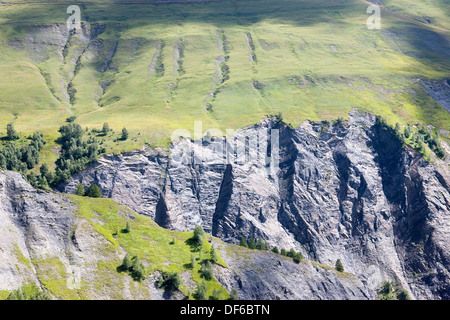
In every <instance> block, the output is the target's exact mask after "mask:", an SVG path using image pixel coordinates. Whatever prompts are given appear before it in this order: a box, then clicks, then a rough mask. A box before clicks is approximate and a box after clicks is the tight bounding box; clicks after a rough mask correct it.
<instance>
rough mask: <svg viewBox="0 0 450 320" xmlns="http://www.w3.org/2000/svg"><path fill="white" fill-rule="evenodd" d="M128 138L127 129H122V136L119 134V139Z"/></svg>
mask: <svg viewBox="0 0 450 320" xmlns="http://www.w3.org/2000/svg"><path fill="white" fill-rule="evenodd" d="M127 139H128V130H127V129H126V128H123V129H122V136H121V140H124V141H125V140H127Z"/></svg>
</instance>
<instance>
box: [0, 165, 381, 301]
mask: <svg viewBox="0 0 450 320" xmlns="http://www.w3.org/2000/svg"><path fill="white" fill-rule="evenodd" d="M0 221H1V223H0V298H5V297H6V296H7V294H8V292H9V291H12V290H15V289H17V288H20V287H22V286H23V285H29V284H34V285H36V286H37V287H38V288H41V289H44V288H45V289H46V290H48V291H49V293H50V294H51V296H52V297H53V298H55V299H158V300H160V299H183V298H185V296H187V295H191V296H190V298H192V293H193V292H195V290H196V288H197V285H198V284H199V283H200V282H201V281H202V279H201V278H200V272H199V269H200V267H199V266H196V267H195V268H193V269H192V268H190V267H189V263H190V255H191V248H190V246H189V245H188V244H187V243H186V240H187V239H188V238H189V237H190V236H192V232H176V231H169V230H166V229H163V228H161V227H159V226H157V225H156V223H154V222H153V221H152V220H151V219H150V218H148V217H145V216H142V215H139V214H136V213H135V212H133V211H132V210H130V209H128V208H127V207H124V206H121V205H118V204H117V203H115V202H114V201H113V200H111V199H90V198H85V197H77V196H70V195H66V194H62V193H58V192H40V191H36V190H35V189H33V188H32V187H31V186H29V185H28V184H27V183H26V182H25V180H24V179H23V177H22V176H20V175H19V174H17V173H14V172H8V171H0ZM127 222H128V223H129V224H130V225H131V231H130V232H128V233H124V232H123V231H120V228H121V227H124V226H125V224H126V223H127ZM209 241H211V243H209V242H208V241H205V246H204V250H205V251H204V252H203V256H204V257H208V254H209V248H210V246H211V245H213V246H215V247H216V248H217V249H218V251H219V252H220V253H221V255H222V257H223V260H222V261H224V262H222V263H218V264H216V265H215V266H214V268H215V271H214V274H215V279H213V280H210V281H207V283H208V288H209V289H208V292H209V294H211V291H212V290H213V289H219V290H221V294H222V298H226V297H227V296H226V295H227V293H226V292H227V291H228V292H231V290H232V289H233V288H234V289H236V290H237V291H238V293H239V297H240V299H370V298H374V297H376V293H375V292H373V291H371V290H368V289H367V288H365V287H364V286H363V284H362V283H361V281H359V280H358V278H357V277H356V276H354V275H352V274H349V273H342V272H336V271H335V270H333V269H332V268H330V267H326V266H320V265H318V264H315V263H314V262H311V261H306V260H304V261H301V262H300V263H299V264H297V263H295V262H293V261H292V259H291V258H287V257H283V256H281V255H277V254H275V253H272V252H262V251H255V250H249V249H244V248H241V247H237V246H235V245H231V244H227V243H224V242H222V241H220V240H219V239H217V238H211V239H209ZM126 253H129V254H131V255H136V254H137V255H138V256H139V258H140V261H142V263H143V264H144V266H145V268H146V270H147V271H146V274H147V277H146V278H145V279H144V280H142V281H140V282H138V281H133V279H132V278H131V277H130V276H129V275H128V274H127V273H126V272H119V270H118V269H117V267H118V266H120V265H121V264H122V260H123V258H124V256H125V254H126ZM195 254H197V255H198V253H195ZM168 270H171V271H177V272H179V273H180V275H181V277H182V286H181V287H180V290H179V291H176V292H175V293H172V294H168V293H167V292H164V291H163V290H161V289H160V288H158V285H157V280H158V277H159V275H160V273H161V272H164V271H168Z"/></svg>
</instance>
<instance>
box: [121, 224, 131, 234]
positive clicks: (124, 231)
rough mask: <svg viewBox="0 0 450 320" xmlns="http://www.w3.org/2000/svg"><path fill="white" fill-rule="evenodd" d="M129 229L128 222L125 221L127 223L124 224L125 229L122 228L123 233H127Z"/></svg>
mask: <svg viewBox="0 0 450 320" xmlns="http://www.w3.org/2000/svg"><path fill="white" fill-rule="evenodd" d="M130 231H131V227H130V222H129V221H127V225H126V226H125V229H123V230H122V232H123V233H129V232H130Z"/></svg>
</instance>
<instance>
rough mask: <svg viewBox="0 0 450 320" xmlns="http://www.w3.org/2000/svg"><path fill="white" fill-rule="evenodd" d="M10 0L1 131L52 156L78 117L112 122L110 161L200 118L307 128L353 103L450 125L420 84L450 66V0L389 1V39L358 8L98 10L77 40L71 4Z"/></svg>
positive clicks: (300, 0)
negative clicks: (275, 118) (278, 121)
mask: <svg viewBox="0 0 450 320" xmlns="http://www.w3.org/2000/svg"><path fill="white" fill-rule="evenodd" d="M6 2H14V3H18V4H16V5H8V4H7V3H6V4H3V5H0V11H1V16H0V43H1V45H2V50H1V52H0V70H1V71H0V75H1V79H2V80H1V81H0V128H2V129H0V130H1V131H3V130H4V129H3V128H5V127H6V124H7V123H9V122H14V124H15V127H16V129H17V130H18V131H19V132H23V133H31V132H34V131H36V130H40V131H42V132H44V136H45V138H46V140H47V141H49V144H48V145H47V147H46V149H45V150H44V152H47V158H49V159H52V157H53V158H55V156H52V153H51V151H49V150H50V149H49V148H51V147H54V143H52V141H53V140H54V139H56V137H57V130H58V128H59V126H60V125H61V124H62V123H63V122H64V121H65V119H66V118H68V117H69V116H73V115H75V116H76V117H77V122H78V123H80V124H81V125H82V126H83V127H85V126H87V127H89V128H90V129H92V128H99V129H100V128H101V126H102V124H103V123H104V122H108V123H109V125H110V126H111V128H112V129H113V130H115V132H116V135H115V136H114V137H111V139H108V142H107V144H106V152H118V151H123V150H129V149H134V148H139V147H141V146H142V145H143V144H144V143H149V144H152V145H166V143H167V141H168V138H169V137H170V134H171V132H172V130H174V129H178V128H186V129H188V130H192V128H193V121H194V120H202V121H203V130H206V129H207V128H211V127H214V128H219V129H221V130H224V129H225V128H232V129H237V128H239V127H243V126H245V125H250V124H254V123H257V122H259V120H260V119H261V118H263V117H264V116H266V115H268V114H277V113H278V112H281V113H282V114H283V116H284V119H286V121H288V122H291V123H292V125H298V124H299V123H300V122H301V121H303V120H305V119H309V120H323V119H335V118H337V117H342V116H345V115H346V114H347V113H348V112H349V111H350V110H351V109H352V108H355V107H356V108H359V109H360V110H363V111H370V112H373V113H375V114H380V115H382V116H383V117H385V118H386V119H388V121H389V122H391V123H392V124H395V123H396V122H399V123H400V124H406V123H414V122H416V121H420V122H423V123H425V124H431V125H434V126H435V127H437V128H439V129H446V128H449V127H450V115H449V113H448V112H447V111H446V110H445V109H444V108H443V107H441V106H440V105H439V104H438V103H437V102H436V101H435V100H433V99H432V98H431V97H430V96H429V95H428V94H427V92H426V90H425V89H424V87H423V85H422V81H423V80H424V79H428V80H431V81H432V80H437V81H440V80H441V79H443V78H445V77H446V76H448V74H449V71H450V63H449V60H448V54H449V42H448V36H449V28H450V25H449V22H448V19H447V14H448V8H449V7H450V6H449V2H448V1H445V0H442V1H438V0H434V1H416V2H414V4H413V5H412V4H410V2H409V1H403V0H391V1H383V5H382V6H381V7H382V28H381V30H368V29H367V27H366V20H367V18H368V17H369V14H367V13H366V9H367V7H368V6H369V5H370V4H371V3H369V2H366V1H361V0H350V1H347V0H345V1H344V0H339V1H325V0H320V1H313V2H312V1H306V0H280V1H269V0H257V1H256V0H242V1H225V0H224V1H205V2H198V3H197V2H196V3H181V2H183V1H179V2H180V3H176V1H175V3H174V2H170V3H166V4H162V3H161V2H163V1H146V2H145V1H142V2H141V3H140V2H139V1H136V2H126V1H117V2H112V1H89V2H85V3H81V4H80V8H81V16H82V21H83V23H82V30H77V32H75V33H73V32H69V31H68V30H67V27H66V19H67V18H68V17H69V15H68V14H67V13H66V9H67V3H65V2H62V1H61V2H59V1H50V2H48V1H46V2H45V3H44V4H37V2H39V1H36V2H35V1H33V2H32V3H31V4H30V3H28V4H27V1H6ZM121 2H122V3H121ZM151 2H154V3H153V4H152V3H151ZM155 2H156V3H155ZM186 2H189V1H186ZM123 127H127V128H128V129H129V131H130V139H128V140H127V141H125V142H120V141H117V139H115V138H117V136H118V134H117V132H119V131H120V130H121V129H122V128H123ZM3 134H5V133H4V131H3ZM115 140H116V141H115ZM44 158H45V157H44Z"/></svg>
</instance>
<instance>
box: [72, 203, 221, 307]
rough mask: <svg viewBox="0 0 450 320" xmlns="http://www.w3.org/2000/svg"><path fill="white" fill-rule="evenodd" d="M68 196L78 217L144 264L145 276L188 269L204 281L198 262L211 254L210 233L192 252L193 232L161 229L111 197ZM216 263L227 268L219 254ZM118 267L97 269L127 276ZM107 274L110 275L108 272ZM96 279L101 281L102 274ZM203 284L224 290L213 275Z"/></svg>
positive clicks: (196, 280)
mask: <svg viewBox="0 0 450 320" xmlns="http://www.w3.org/2000/svg"><path fill="white" fill-rule="evenodd" d="M69 198H70V200H71V201H72V202H73V203H74V204H75V205H76V206H77V207H78V216H79V217H80V218H84V219H86V220H87V221H88V222H89V223H90V224H91V225H92V226H93V228H94V229H95V231H96V232H98V233H99V234H100V235H102V236H103V237H104V238H105V239H106V240H107V241H109V242H110V243H111V245H112V246H113V247H114V248H116V249H123V250H124V251H126V252H127V253H128V254H129V255H130V256H131V257H133V256H137V257H138V258H139V260H140V261H141V262H142V263H143V265H144V266H145V272H144V276H145V277H146V278H147V277H148V276H149V275H151V274H153V273H154V272H156V271H160V272H170V273H173V272H178V273H179V274H181V273H183V272H188V273H190V277H191V279H192V280H193V281H194V283H196V284H200V283H201V282H202V281H203V278H202V277H201V273H200V262H202V261H203V260H205V259H209V256H210V250H211V244H210V243H209V241H206V240H207V237H208V236H209V235H206V239H205V241H204V244H203V247H202V249H201V250H200V252H195V253H193V252H192V250H191V247H190V246H189V245H188V244H187V243H186V241H187V240H188V239H189V238H191V237H192V234H193V233H192V232H178V231H171V230H166V229H164V228H161V227H159V226H158V225H157V224H156V223H155V222H154V221H153V220H151V219H150V218H149V217H146V216H142V215H139V214H136V213H135V212H134V211H132V210H131V209H129V208H127V207H125V206H122V205H119V204H117V203H116V202H115V201H114V200H112V199H91V198H87V197H79V196H75V195H69ZM127 226H128V227H127ZM191 254H195V256H196V259H199V260H197V261H196V263H195V266H194V268H191V267H190V262H191ZM122 258H123V257H122ZM216 263H217V264H218V265H221V266H222V267H225V268H226V267H227V266H226V264H225V262H224V261H223V259H222V258H221V257H220V255H219V259H218V261H217V262H216ZM118 267H119V268H118ZM105 268H106V270H107V272H106V271H105ZM119 269H120V266H119V264H118V265H112V264H111V263H107V262H104V263H102V264H99V270H98V272H99V273H103V274H104V273H105V272H106V273H108V272H115V273H116V274H117V275H118V276H119V275H120V276H126V273H119V272H117V271H120V270H119ZM108 277H110V276H109V275H108ZM99 281H100V282H101V277H100V278H99ZM142 281H143V282H144V281H147V280H146V279H144V280H142ZM99 285H101V284H99ZM206 285H207V291H208V294H212V293H213V291H214V290H220V291H224V292H225V289H224V288H223V287H222V285H220V283H219V282H217V280H215V279H214V278H213V279H211V280H209V281H206ZM180 291H181V292H182V293H183V294H184V295H186V296H188V295H190V298H192V296H191V295H192V290H190V289H189V288H188V287H187V286H186V285H185V284H183V285H181V286H180ZM223 297H224V298H228V294H224V295H223Z"/></svg>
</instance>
